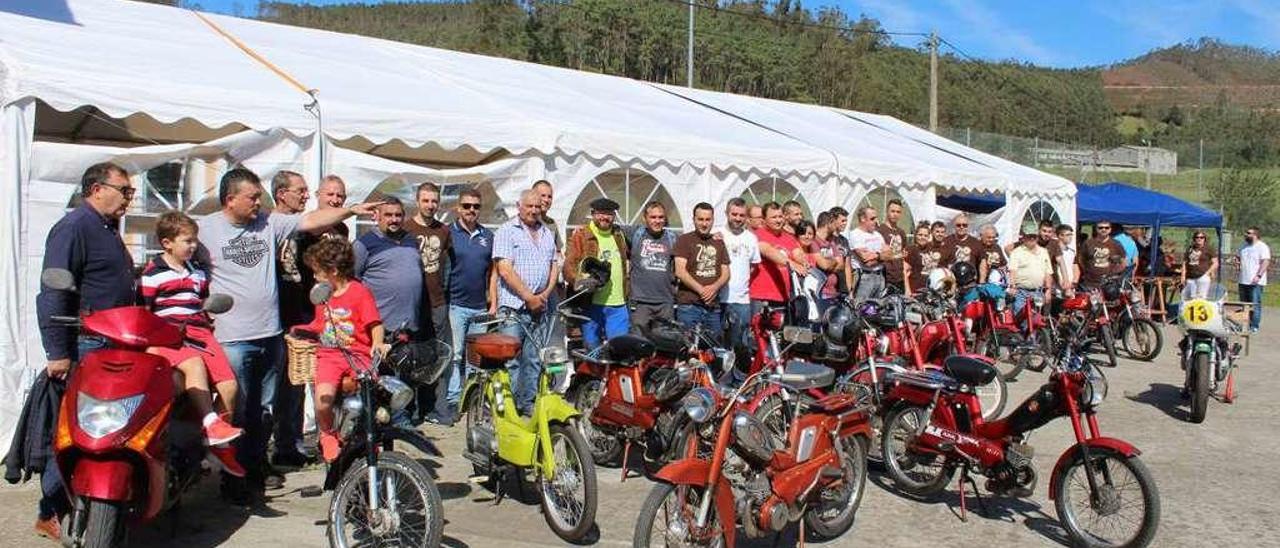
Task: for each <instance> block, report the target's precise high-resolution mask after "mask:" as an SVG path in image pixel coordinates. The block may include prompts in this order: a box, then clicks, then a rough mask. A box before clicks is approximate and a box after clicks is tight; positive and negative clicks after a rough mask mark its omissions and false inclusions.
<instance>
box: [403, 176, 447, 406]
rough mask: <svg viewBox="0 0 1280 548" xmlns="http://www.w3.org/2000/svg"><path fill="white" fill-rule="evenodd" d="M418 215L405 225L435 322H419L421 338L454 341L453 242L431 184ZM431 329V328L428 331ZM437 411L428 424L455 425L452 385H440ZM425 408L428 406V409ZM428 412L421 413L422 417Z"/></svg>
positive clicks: (421, 188)
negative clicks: (448, 292)
mask: <svg viewBox="0 0 1280 548" xmlns="http://www.w3.org/2000/svg"><path fill="white" fill-rule="evenodd" d="M417 202H418V212H417V213H415V214H414V215H413V217H412V218H410V219H408V220H406V221H405V222H404V229H405V230H406V231H407V232H409V233H410V234H413V235H415V236H417V237H418V252H419V253H421V255H422V285H423V288H422V306H423V309H424V310H423V312H424V313H423V314H421V315H420V316H419V317H420V318H426V317H427V315H428V314H427V312H429V313H430V317H431V322H430V323H428V322H425V321H421V320H419V330H420V333H419V338H420V339H423V340H425V339H426V338H427V337H430V338H438V339H440V340H444V341H447V340H450V339H451V338H452V337H453V335H452V334H451V333H450V332H449V303H448V302H446V299H445V291H444V276H445V273H446V272H447V271H448V269H447V267H446V265H445V260H446V258H447V257H448V251H449V248H450V246H451V245H452V242H451V241H450V239H449V225H446V224H444V223H442V222H440V220H439V219H436V212H437V211H439V210H440V187H439V186H436V184H435V183H432V182H430V181H428V182H425V183H422V184H421V185H418V191H417ZM428 326H429V327H428ZM436 384H437V386H436V387H435V410H434V411H432V412H431V414H430V415H429V416H427V417H426V420H428V421H430V422H435V423H442V422H443V423H449V422H452V416H453V412H452V411H451V410H450V409H449V408H448V405H449V404H448V400H447V398H446V397H445V390H446V389H447V388H448V386H447V385H448V383H436ZM424 407H425V406H424ZM423 411H424V410H421V409H420V410H419V411H418V412H419V413H422V412H423Z"/></svg>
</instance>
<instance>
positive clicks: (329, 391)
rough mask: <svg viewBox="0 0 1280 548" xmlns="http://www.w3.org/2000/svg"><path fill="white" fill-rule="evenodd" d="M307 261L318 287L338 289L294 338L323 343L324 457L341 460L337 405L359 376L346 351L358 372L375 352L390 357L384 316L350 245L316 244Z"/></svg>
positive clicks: (320, 421) (319, 380) (319, 417)
mask: <svg viewBox="0 0 1280 548" xmlns="http://www.w3.org/2000/svg"><path fill="white" fill-rule="evenodd" d="M303 261H305V262H306V264H307V266H309V267H311V270H313V271H314V272H315V276H316V282H317V283H322V282H323V283H328V284H329V285H331V286H333V294H332V295H331V296H330V297H329V301H328V302H327V303H324V304H318V305H316V315H315V320H312V322H311V323H310V324H307V325H303V326H298V327H295V328H294V329H293V333H292V334H291V335H290V336H291V337H294V338H295V340H296V339H299V338H310V339H315V340H318V342H319V344H320V348H318V349H317V350H316V372H315V383H316V403H315V405H316V426H317V427H318V428H319V430H320V453H321V455H323V456H324V460H325V461H327V462H333V461H334V460H335V459H337V458H338V453H339V450H340V449H341V440H340V439H339V438H338V435H337V433H335V432H334V431H333V404H334V400H335V398H336V396H337V393H338V388H339V386H341V385H342V381H343V378H344V377H351V376H354V375H355V371H354V370H353V369H352V365H351V363H350V362H348V361H347V357H344V356H343V349H345V350H346V351H347V352H348V353H349V356H350V358H351V362H354V363H355V364H356V366H357V367H362V368H364V367H369V359H370V358H371V357H373V355H374V354H375V353H379V354H380V353H384V352H386V350H387V345H385V344H383V342H382V341H383V336H384V335H385V333H384V329H383V326H382V317H381V316H380V315H379V314H378V306H377V303H376V301H375V300H374V298H373V293H371V292H369V290H368V289H367V288H366V287H365V286H364V285H363V284H361V283H360V282H358V281H355V279H354V278H355V274H354V270H355V254H354V253H353V251H352V249H351V244H350V243H347V241H346V240H340V239H325V240H321V241H320V242H319V243H316V244H315V245H312V246H311V247H310V248H309V249H307V253H306V255H305V256H303Z"/></svg>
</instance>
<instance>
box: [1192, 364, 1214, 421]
mask: <svg viewBox="0 0 1280 548" xmlns="http://www.w3.org/2000/svg"><path fill="white" fill-rule="evenodd" d="M1212 374H1213V373H1211V372H1210V368H1209V355H1208V354H1206V353H1204V352H1197V353H1196V354H1195V356H1193V357H1192V358H1191V375H1192V379H1191V422H1194V423H1196V424H1200V423H1202V422H1204V418H1205V416H1206V415H1208V414H1209V394H1210V392H1212V390H1213V389H1212V386H1213V380H1212V378H1211V377H1210V376H1211V375H1212Z"/></svg>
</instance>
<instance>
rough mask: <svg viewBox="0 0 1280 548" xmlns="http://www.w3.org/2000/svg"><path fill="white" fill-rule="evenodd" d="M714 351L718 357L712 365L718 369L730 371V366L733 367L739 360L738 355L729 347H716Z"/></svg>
mask: <svg viewBox="0 0 1280 548" xmlns="http://www.w3.org/2000/svg"><path fill="white" fill-rule="evenodd" d="M712 353H713V354H714V355H715V357H716V359H715V363H714V364H712V365H714V366H715V367H714V369H715V370H717V371H720V372H724V371H728V370H729V368H731V367H733V364H735V363H737V362H738V356H737V355H736V354H734V352H733V350H730V349H727V348H716V349H715V350H712Z"/></svg>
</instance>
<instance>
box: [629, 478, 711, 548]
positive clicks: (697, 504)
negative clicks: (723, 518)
mask: <svg viewBox="0 0 1280 548" xmlns="http://www.w3.org/2000/svg"><path fill="white" fill-rule="evenodd" d="M709 496H712V495H711V492H710V490H709V489H707V488H706V487H698V486H693V485H673V484H670V483H659V484H657V485H654V486H653V490H652V491H650V492H649V498H647V499H645V501H644V506H642V507H641V508H640V516H639V517H637V518H636V530H635V533H634V534H633V535H632V539H631V545H632V546H633V547H635V548H651V547H657V546H709V547H721V546H724V545H725V538H724V528H725V527H726V525H725V524H722V523H720V515H719V513H717V512H716V505H715V504H711V505H710V506H709V511H708V512H707V520H706V525H704V526H702V527H698V525H697V520H698V509H699V508H701V507H702V499H703V497H709ZM727 526H728V527H736V524H733V523H730V524H728V525H727Z"/></svg>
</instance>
